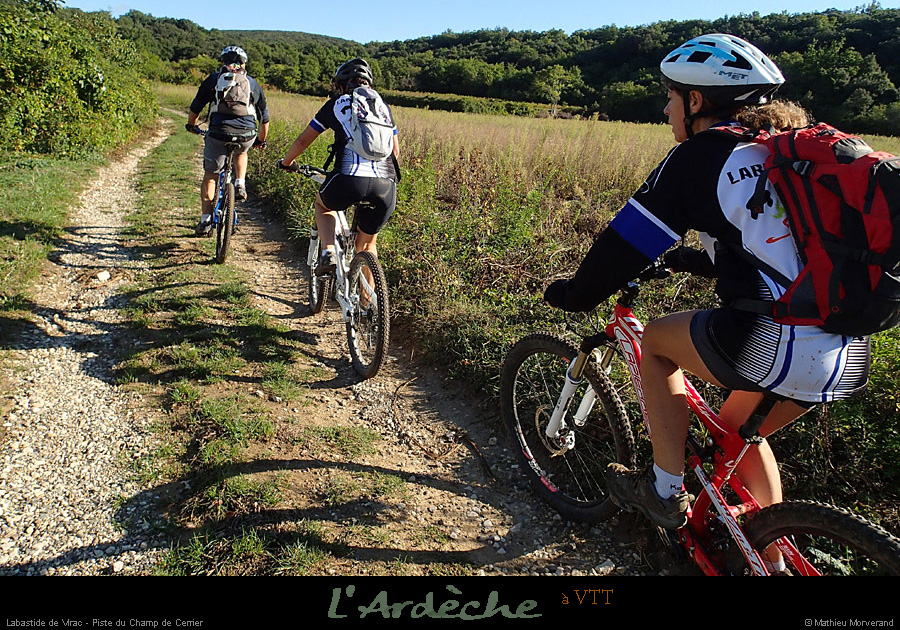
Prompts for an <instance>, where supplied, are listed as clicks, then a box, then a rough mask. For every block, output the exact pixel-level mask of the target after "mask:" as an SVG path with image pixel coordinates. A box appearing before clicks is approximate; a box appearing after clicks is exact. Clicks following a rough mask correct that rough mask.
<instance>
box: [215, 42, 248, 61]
mask: <svg viewBox="0 0 900 630" xmlns="http://www.w3.org/2000/svg"><path fill="white" fill-rule="evenodd" d="M219 61H221V62H222V63H223V64H225V65H228V64H231V63H239V64H245V63H247V53H245V52H244V49H243V48H241V47H240V46H226V47H225V48H224V49H222V54H221V55H219Z"/></svg>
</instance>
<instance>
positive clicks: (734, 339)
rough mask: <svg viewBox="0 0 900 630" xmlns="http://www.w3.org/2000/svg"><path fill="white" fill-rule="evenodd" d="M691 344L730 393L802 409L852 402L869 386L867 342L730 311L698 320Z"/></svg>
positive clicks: (720, 310)
mask: <svg viewBox="0 0 900 630" xmlns="http://www.w3.org/2000/svg"><path fill="white" fill-rule="evenodd" d="M691 341H692V342H693V344H694V347H695V348H696V350H697V353H698V354H699V355H700V358H701V359H702V360H703V363H704V364H705V365H706V367H707V369H709V371H710V373H711V374H712V375H713V376H715V377H716V379H717V380H718V381H719V382H720V383H721V384H722V385H724V386H725V387H726V388H727V389H733V390H741V391H751V392H765V393H767V394H768V395H769V396H770V397H772V398H775V399H777V400H791V401H793V402H795V403H797V404H799V405H801V406H807V407H811V406H813V405H815V404H817V403H822V402H829V401H832V400H839V399H842V398H848V397H849V396H852V395H853V394H855V393H857V392H858V391H859V390H860V389H862V388H863V387H864V386H865V385H866V382H867V380H868V372H869V362H870V350H869V342H868V339H850V338H847V337H841V336H840V335H831V334H829V333H826V332H824V331H822V330H821V329H819V328H816V327H814V326H782V325H779V324H776V323H775V322H774V321H772V319H771V318H767V317H763V316H761V315H756V314H752V313H745V312H743V311H736V310H735V309H732V308H729V307H723V308H717V309H713V310H708V311H699V312H697V313H696V314H694V316H693V318H692V319H691Z"/></svg>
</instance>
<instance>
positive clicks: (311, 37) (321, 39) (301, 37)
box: [210, 29, 360, 46]
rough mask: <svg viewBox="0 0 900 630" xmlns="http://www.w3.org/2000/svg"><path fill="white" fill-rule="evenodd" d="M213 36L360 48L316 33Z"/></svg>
mask: <svg viewBox="0 0 900 630" xmlns="http://www.w3.org/2000/svg"><path fill="white" fill-rule="evenodd" d="M210 34H211V35H214V36H216V35H221V36H223V37H226V38H231V39H232V40H233V41H235V42H242V41H254V42H259V43H263V44H288V45H294V46H303V45H304V44H308V43H311V42H312V43H318V44H323V45H325V46H359V45H360V44H359V43H358V42H354V41H351V40H349V39H341V38H340V37H330V36H328V35H316V34H314V33H301V32H296V31H239V30H218V29H212V30H210Z"/></svg>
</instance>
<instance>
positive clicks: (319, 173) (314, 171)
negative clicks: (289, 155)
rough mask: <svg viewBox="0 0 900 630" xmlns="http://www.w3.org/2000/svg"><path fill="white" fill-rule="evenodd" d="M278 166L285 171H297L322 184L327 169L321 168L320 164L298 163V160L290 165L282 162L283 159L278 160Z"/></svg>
mask: <svg viewBox="0 0 900 630" xmlns="http://www.w3.org/2000/svg"><path fill="white" fill-rule="evenodd" d="M277 166H278V168H280V169H281V170H283V171H288V172H290V173H297V174H298V175H303V176H304V177H308V178H309V179H311V180H313V181H314V182H316V183H317V184H321V183H322V182H324V181H325V170H324V169H321V168H319V167H318V166H313V165H312V164H297V163H296V162H294V163H293V164H291V165H290V166H285V165H284V164H282V163H281V160H278V162H277Z"/></svg>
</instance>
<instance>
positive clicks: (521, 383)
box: [500, 334, 635, 522]
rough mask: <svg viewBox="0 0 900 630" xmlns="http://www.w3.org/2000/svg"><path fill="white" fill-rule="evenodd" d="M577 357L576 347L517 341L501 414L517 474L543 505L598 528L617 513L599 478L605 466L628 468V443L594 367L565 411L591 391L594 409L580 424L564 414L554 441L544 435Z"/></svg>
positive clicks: (545, 340) (620, 409) (609, 390)
mask: <svg viewBox="0 0 900 630" xmlns="http://www.w3.org/2000/svg"><path fill="white" fill-rule="evenodd" d="M576 354H577V350H576V348H575V346H573V345H572V344H570V343H569V342H567V341H565V340H564V339H562V338H560V337H557V336H555V335H549V334H534V335H529V336H527V337H525V338H523V339H521V340H520V341H519V342H518V343H516V344H515V345H514V346H513V347H512V349H511V350H510V351H509V353H508V354H507V356H506V360H505V361H504V363H503V368H502V370H501V373H500V406H501V411H502V414H503V421H504V424H505V426H506V429H507V431H508V432H509V434H510V436H511V437H512V438H513V439H514V443H515V447H516V448H515V451H516V454H517V456H518V458H519V461H520V462H521V464H522V468H523V470H524V471H525V474H526V475H527V476H528V477H529V479H530V480H531V481H532V485H533V487H534V488H535V489H536V490H537V493H538V494H539V495H540V496H541V498H543V499H544V500H545V501H547V502H548V503H549V504H550V505H551V506H552V507H553V509H555V510H556V511H557V512H559V513H560V514H561V515H562V516H564V517H565V518H567V519H569V520H572V521H581V522H591V521H601V520H605V519H607V518H609V517H610V516H612V515H613V514H615V513H616V512H617V511H618V508H616V506H615V505H614V504H613V503H612V501H610V500H609V495H608V494H607V491H606V483H605V481H604V478H603V473H604V471H605V470H606V466H607V465H608V464H609V463H610V462H620V463H622V464H625V465H626V466H629V467H633V466H634V460H635V456H634V436H633V434H632V431H631V423H630V422H629V421H628V416H627V414H626V412H625V407H624V405H623V404H622V401H621V399H620V398H619V396H618V394H616V391H615V388H614V387H613V384H612V382H611V381H610V380H609V378H608V377H607V376H606V375H605V374H603V373H601V372H598V371H597V370H596V369H594V367H593V365H588V367H587V368H586V369H585V372H584V378H583V382H582V384H581V385H579V387H578V389H577V390H576V392H575V396H574V398H572V399H571V407H577V406H578V405H580V404H581V402H582V401H583V400H584V398H585V396H586V395H589V392H591V391H592V392H593V393H594V394H595V395H596V397H597V401H596V402H599V403H600V404H599V405H598V404H594V405H593V408H592V409H591V412H590V413H589V414H588V416H587V418H586V419H585V421H584V422H583V423H580V424H579V423H578V422H576V421H575V420H574V419H573V417H574V409H572V408H570V409H568V410H567V411H566V414H565V417H564V421H563V426H561V427H560V432H559V435H558V437H550V436H548V435H547V434H546V428H547V424H548V422H549V420H550V416H551V414H552V413H553V410H554V408H555V407H556V404H557V401H558V400H559V397H560V393H561V392H562V388H563V385H564V384H565V382H566V372H567V371H568V368H569V364H570V363H571V362H572V359H573V358H574V357H575V355H576Z"/></svg>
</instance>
